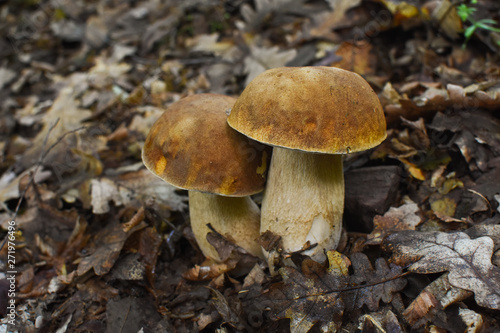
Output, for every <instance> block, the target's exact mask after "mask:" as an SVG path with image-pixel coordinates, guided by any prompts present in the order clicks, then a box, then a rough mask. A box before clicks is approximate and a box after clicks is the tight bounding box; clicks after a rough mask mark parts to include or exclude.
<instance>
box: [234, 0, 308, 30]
mask: <svg viewBox="0 0 500 333" xmlns="http://www.w3.org/2000/svg"><path fill="white" fill-rule="evenodd" d="M304 2H305V0H255V9H253V8H252V7H251V6H250V5H248V4H247V3H244V4H242V5H241V7H240V12H241V16H243V19H244V20H245V24H244V26H243V27H242V28H243V29H244V30H245V31H252V30H255V29H256V28H257V27H259V26H260V25H261V24H262V23H263V22H264V21H265V20H267V19H269V17H270V16H271V15H272V14H279V13H287V12H297V13H300V12H301V9H302V6H303V4H304Z"/></svg>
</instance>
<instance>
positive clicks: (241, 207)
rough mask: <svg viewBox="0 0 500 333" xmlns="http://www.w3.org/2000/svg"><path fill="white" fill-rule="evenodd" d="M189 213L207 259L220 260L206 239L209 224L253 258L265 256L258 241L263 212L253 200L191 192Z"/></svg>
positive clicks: (195, 233)
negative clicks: (261, 213)
mask: <svg viewBox="0 0 500 333" xmlns="http://www.w3.org/2000/svg"><path fill="white" fill-rule="evenodd" d="M189 214H190V216H191V228H192V229H193V233H194V236H195V238H196V241H197V242H198V245H199V247H200V249H201V250H202V252H203V254H204V255H205V256H206V257H209V258H212V259H214V260H216V261H220V258H219V255H218V253H217V251H216V250H215V248H214V247H213V246H212V245H210V243H209V242H208V241H207V238H206V236H207V233H208V232H210V229H208V227H207V226H206V225H207V224H209V223H210V224H211V225H212V227H213V228H214V229H215V230H216V231H217V232H219V233H220V234H221V235H222V236H224V237H225V238H226V239H228V240H231V241H233V242H234V243H235V244H236V245H238V246H240V247H242V248H244V249H245V250H247V251H248V252H249V253H251V254H253V255H254V256H257V257H260V258H262V257H263V254H262V250H261V247H260V245H259V243H258V242H257V238H258V237H259V226H260V210H259V207H258V206H257V205H256V204H255V202H253V201H252V199H251V198H250V197H224V196H220V195H216V194H209V193H202V192H197V191H189Z"/></svg>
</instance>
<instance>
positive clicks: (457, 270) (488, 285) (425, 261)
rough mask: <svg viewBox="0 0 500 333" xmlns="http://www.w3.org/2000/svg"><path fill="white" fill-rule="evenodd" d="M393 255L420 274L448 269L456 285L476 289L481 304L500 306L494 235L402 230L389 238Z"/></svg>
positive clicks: (388, 244) (499, 281)
mask: <svg viewBox="0 0 500 333" xmlns="http://www.w3.org/2000/svg"><path fill="white" fill-rule="evenodd" d="M385 245H386V247H388V248H390V249H392V251H393V257H392V259H393V260H394V262H396V263H397V264H399V265H408V264H410V267H409V270H410V271H412V272H415V273H420V274H430V273H440V272H445V271H448V272H449V275H448V279H449V282H450V284H451V285H452V286H454V287H457V288H462V289H466V290H469V291H472V292H473V293H474V296H475V299H476V302H477V303H478V304H479V305H480V306H484V307H488V308H491V309H500V268H498V267H496V266H494V265H493V264H492V263H491V257H492V254H493V248H494V243H493V240H492V239H491V238H490V237H487V236H484V237H479V238H475V239H471V238H470V237H469V235H467V234H465V233H463V232H455V233H444V232H418V231H402V232H398V233H395V234H392V235H390V236H389V237H387V238H386V239H385Z"/></svg>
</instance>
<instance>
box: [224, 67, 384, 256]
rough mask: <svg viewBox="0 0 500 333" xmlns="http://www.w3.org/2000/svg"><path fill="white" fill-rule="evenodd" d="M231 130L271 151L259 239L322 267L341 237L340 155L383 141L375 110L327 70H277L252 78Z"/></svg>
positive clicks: (359, 86) (363, 90)
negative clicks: (270, 239)
mask: <svg viewBox="0 0 500 333" xmlns="http://www.w3.org/2000/svg"><path fill="white" fill-rule="evenodd" d="M228 123H229V125H230V126H231V127H232V128H234V129H235V130H237V131H239V132H241V133H243V134H245V135H246V136H248V137H250V138H252V139H254V140H257V141H259V142H261V143H265V144H268V145H272V146H273V147H274V149H273V156H272V159H271V165H270V168H269V173H268V180H267V185H266V190H265V192H264V197H263V201H262V208H261V233H263V232H265V231H267V230H270V231H271V232H273V233H274V234H276V235H278V236H281V239H282V245H283V249H284V250H285V251H287V252H293V251H298V250H301V249H303V248H304V246H306V245H307V242H309V243H310V244H311V245H313V244H317V246H316V247H314V248H312V249H310V250H308V251H306V252H305V254H308V255H309V256H311V258H313V259H315V260H322V259H324V258H325V257H324V250H325V249H327V250H330V249H335V248H336V247H337V245H338V242H339V239H340V235H341V230H342V215H343V209H344V178H343V171H342V155H344V154H348V153H352V152H358V151H362V150H366V149H369V148H372V147H374V146H376V145H378V144H379V143H380V142H382V141H383V140H384V139H385V137H386V123H385V117H384V112H383V109H382V107H381V105H380V101H379V100H378V97H377V95H376V94H375V92H374V91H373V90H372V88H371V87H370V85H369V84H368V83H367V82H366V81H365V80H364V79H363V78H362V77H361V76H359V75H358V74H356V73H353V72H349V71H346V70H342V69H338V68H333V67H282V68H274V69H270V70H267V71H265V72H264V73H262V74H260V75H259V76H257V77H256V78H254V79H253V80H252V81H251V82H250V83H249V85H248V86H247V87H246V88H245V90H244V91H243V93H242V94H241V96H240V97H239V98H238V100H237V101H236V103H235V105H234V107H233V108H232V110H231V114H230V115H229V117H228Z"/></svg>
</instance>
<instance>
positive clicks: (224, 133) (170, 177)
mask: <svg viewBox="0 0 500 333" xmlns="http://www.w3.org/2000/svg"><path fill="white" fill-rule="evenodd" d="M235 100H236V99H235V98H233V97H229V96H224V95H217V94H199V95H193V96H189V97H185V98H183V99H181V100H180V101H178V102H175V103H173V104H172V105H171V106H170V107H169V108H168V109H167V110H166V111H165V112H164V113H163V114H162V116H161V117H160V118H159V119H158V120H157V121H156V122H155V124H154V125H153V127H152V128H151V130H150V132H149V134H148V136H147V138H146V142H145V144H144V148H143V152H142V159H143V161H144V164H145V165H146V167H147V168H148V169H149V170H150V171H151V172H153V173H154V174H156V175H157V176H159V177H160V178H162V179H163V180H165V181H166V182H168V183H170V184H172V185H174V186H176V187H179V188H182V189H186V190H196V191H201V192H209V193H215V194H219V195H224V196H235V197H237V196H246V195H251V194H254V193H258V192H260V191H262V189H263V187H264V181H265V179H264V174H265V173H264V172H265V169H266V165H267V164H266V163H267V156H266V155H267V154H266V153H265V150H264V149H263V147H262V145H259V144H258V143H256V142H254V141H252V140H250V139H248V138H247V137H245V136H244V135H241V134H240V133H238V132H236V131H234V130H233V129H231V128H230V127H229V126H228V125H227V114H226V111H227V110H228V109H230V108H231V107H232V106H233V104H234V102H235Z"/></svg>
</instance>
